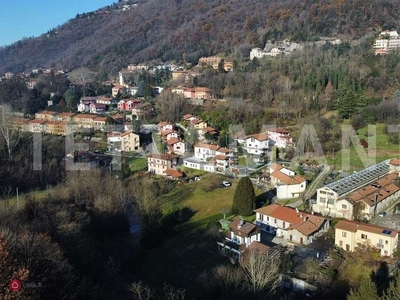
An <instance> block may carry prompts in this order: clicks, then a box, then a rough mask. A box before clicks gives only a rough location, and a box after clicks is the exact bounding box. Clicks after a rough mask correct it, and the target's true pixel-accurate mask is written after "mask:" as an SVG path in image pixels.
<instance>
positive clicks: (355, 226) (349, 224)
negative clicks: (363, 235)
mask: <svg viewBox="0 0 400 300" xmlns="http://www.w3.org/2000/svg"><path fill="white" fill-rule="evenodd" d="M335 229H341V230H345V231H350V232H356V231H357V230H361V231H365V232H371V233H375V234H381V235H383V236H390V237H395V236H396V235H397V234H398V233H399V231H398V230H396V229H391V228H387V227H382V226H378V225H373V224H367V223H362V222H356V221H350V220H340V221H339V222H338V223H337V224H336V226H335ZM384 230H389V231H391V233H390V234H383V231H384Z"/></svg>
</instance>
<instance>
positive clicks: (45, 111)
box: [38, 110, 57, 116]
mask: <svg viewBox="0 0 400 300" xmlns="http://www.w3.org/2000/svg"><path fill="white" fill-rule="evenodd" d="M38 114H41V115H50V116H53V115H56V114H57V112H55V111H49V110H44V111H41V112H38Z"/></svg>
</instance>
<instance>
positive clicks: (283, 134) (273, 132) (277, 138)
mask: <svg viewBox="0 0 400 300" xmlns="http://www.w3.org/2000/svg"><path fill="white" fill-rule="evenodd" d="M267 134H268V136H269V139H270V144H269V145H270V146H271V147H272V146H277V147H279V148H286V146H287V145H289V144H291V143H293V139H292V137H291V136H290V131H289V130H286V129H283V128H271V129H268V130H267Z"/></svg>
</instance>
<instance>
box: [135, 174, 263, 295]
mask: <svg viewBox="0 0 400 300" xmlns="http://www.w3.org/2000/svg"><path fill="white" fill-rule="evenodd" d="M222 180H226V178H225V177H223V176H220V175H216V174H210V173H207V174H203V175H202V176H201V180H200V181H193V182H191V183H185V184H182V185H177V186H176V187H175V188H174V189H173V190H172V192H170V193H168V194H165V195H163V196H162V197H161V201H162V203H163V206H164V207H163V208H164V209H165V210H168V209H170V208H171V207H178V208H181V209H185V210H186V211H187V212H188V214H187V216H186V218H184V220H185V222H184V223H183V224H180V225H178V226H175V234H173V235H172V236H168V237H166V238H165V239H164V241H163V243H162V244H161V245H160V246H159V247H157V248H154V249H151V250H149V251H147V252H146V257H145V258H144V259H143V262H142V268H141V270H140V275H141V276H142V278H143V280H144V281H145V282H149V283H151V284H152V285H153V286H158V287H162V286H163V284H164V282H167V283H168V284H171V285H173V286H174V287H177V288H179V287H185V288H186V295H187V296H188V299H193V298H196V299H203V297H202V295H203V294H202V293H203V288H202V286H201V284H200V283H199V277H200V275H201V274H202V273H203V272H204V271H210V270H211V269H212V268H213V267H215V266H217V265H220V264H230V261H229V259H228V258H227V257H224V256H222V255H220V254H218V253H217V251H216V248H217V246H216V240H217V236H218V235H220V234H221V233H219V232H218V229H217V225H216V223H217V220H218V219H220V218H222V217H223V212H225V213H227V212H228V210H229V209H230V208H231V206H232V200H233V195H234V193H235V188H236V186H237V183H238V181H236V180H229V181H231V182H232V186H231V187H225V188H219V187H218V185H219V184H220V183H221V181H222ZM259 194H261V191H260V190H258V189H256V195H259ZM228 218H231V219H232V218H234V216H229V217H228ZM245 219H246V220H247V221H253V220H254V215H253V216H250V217H246V218H245Z"/></svg>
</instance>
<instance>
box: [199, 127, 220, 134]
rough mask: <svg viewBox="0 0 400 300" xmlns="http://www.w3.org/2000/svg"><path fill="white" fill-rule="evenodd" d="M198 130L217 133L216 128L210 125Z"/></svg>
mask: <svg viewBox="0 0 400 300" xmlns="http://www.w3.org/2000/svg"><path fill="white" fill-rule="evenodd" d="M200 130H201V131H203V132H204V133H206V132H208V133H211V134H215V133H217V130H216V129H215V128H213V127H211V126H207V127H206V128H202V129H200Z"/></svg>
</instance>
